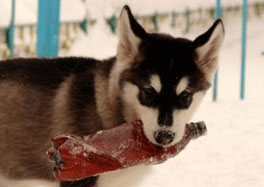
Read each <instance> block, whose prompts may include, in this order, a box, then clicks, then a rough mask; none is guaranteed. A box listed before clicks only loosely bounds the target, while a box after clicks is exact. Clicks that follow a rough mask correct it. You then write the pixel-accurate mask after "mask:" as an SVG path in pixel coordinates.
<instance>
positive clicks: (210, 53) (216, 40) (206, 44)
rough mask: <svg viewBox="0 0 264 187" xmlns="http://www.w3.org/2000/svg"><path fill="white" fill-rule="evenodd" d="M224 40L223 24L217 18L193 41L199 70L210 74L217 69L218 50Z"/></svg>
mask: <svg viewBox="0 0 264 187" xmlns="http://www.w3.org/2000/svg"><path fill="white" fill-rule="evenodd" d="M223 40H224V25H223V22H222V21H221V20H220V19H218V20H216V21H215V22H214V24H213V25H212V26H211V28H210V29H209V30H208V31H206V32H205V33H204V34H202V35H200V36H198V37H197V38H196V39H195V40H194V41H193V47H194V50H195V53H196V64H197V66H198V67H199V68H200V70H201V71H202V72H204V73H206V74H207V75H209V76H211V75H212V74H213V73H214V72H215V71H216V69H217V65H218V60H217V57H218V52H219V50H220V48H221V46H222V43H223Z"/></svg>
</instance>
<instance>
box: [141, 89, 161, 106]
mask: <svg viewBox="0 0 264 187" xmlns="http://www.w3.org/2000/svg"><path fill="white" fill-rule="evenodd" d="M157 96H158V93H157V92H156V90H155V89H154V88H152V87H148V88H142V89H141V90H140V92H139V100H140V102H141V104H143V105H146V106H155V105H156V101H157Z"/></svg>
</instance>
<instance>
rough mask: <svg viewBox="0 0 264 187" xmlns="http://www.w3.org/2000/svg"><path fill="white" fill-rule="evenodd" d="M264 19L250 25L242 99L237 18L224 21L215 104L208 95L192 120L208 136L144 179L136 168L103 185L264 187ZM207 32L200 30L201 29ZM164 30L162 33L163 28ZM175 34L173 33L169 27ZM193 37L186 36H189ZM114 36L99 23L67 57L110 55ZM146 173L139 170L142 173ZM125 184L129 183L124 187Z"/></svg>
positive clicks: (239, 32) (144, 169) (145, 169)
mask: <svg viewBox="0 0 264 187" xmlns="http://www.w3.org/2000/svg"><path fill="white" fill-rule="evenodd" d="M263 28H264V17H262V18H260V19H257V18H254V19H251V20H250V21H249V25H248V40H247V44H248V46H247V54H246V56H247V65H246V97H245V100H244V101H240V100H239V87H240V85H239V80H240V61H241V60H240V59H241V57H240V56H241V54H240V51H241V44H240V40H241V19H240V18H234V19H231V20H229V21H228V22H227V23H226V39H225V43H224V46H223V50H222V52H221V55H220V67H219V93H218V101H217V102H215V103H214V102H212V101H211V98H212V93H211V91H209V93H208V94H207V98H206V99H205V101H204V102H203V103H202V105H201V106H200V109H199V111H198V112H197V113H196V115H195V116H194V118H193V120H194V121H196V120H205V121H206V122H207V125H208V135H207V136H206V137H202V138H200V139H199V140H197V141H193V142H191V143H190V145H188V147H187V148H186V150H184V151H183V152H182V153H181V154H180V155H178V156H177V157H175V158H173V159H171V160H169V161H168V162H166V163H164V164H161V165H157V166H154V167H152V169H151V170H150V172H149V174H148V175H147V177H146V178H140V177H139V176H140V174H138V173H135V172H137V170H135V171H134V170H133V169H131V170H129V171H128V173H130V174H129V175H123V174H122V173H120V175H119V177H118V179H117V178H115V179H114V178H112V179H111V181H105V183H106V184H107V187H112V186H113V187H114V186H119V187H123V186H124V187H125V186H129V187H157V186H166V187H175V186H184V187H194V186H199V187H212V186H214V187H217V186H219V187H220V186H221V187H233V186H235V185H237V186H239V187H248V186H252V187H263V185H264V177H263V176H264V159H263V158H264V149H263V144H264V138H263V137H264V116H263V114H264V101H263V99H262V97H263V95H264V84H263V82H264V56H261V51H263V50H264V45H263V43H264V32H263ZM205 29H206V28H204V30H205ZM163 30H164V29H163ZM165 31H167V32H168V33H170V34H172V35H175V33H177V31H175V30H171V29H168V30H166V29H165ZM196 34H197V33H192V34H189V37H190V38H193V37H194V36H195V35H196ZM116 45H117V38H116V37H115V36H113V35H112V34H111V33H110V31H109V29H108V28H106V27H105V25H104V24H103V23H100V24H99V25H97V27H96V28H93V29H91V30H90V31H89V35H88V37H80V40H79V41H77V42H76V43H75V45H74V46H73V48H72V50H71V52H70V53H69V55H83V56H94V57H99V58H102V57H108V56H111V55H113V54H114V53H115V50H116ZM145 171H149V169H147V168H142V173H143V172H145ZM128 184H129V185H128Z"/></svg>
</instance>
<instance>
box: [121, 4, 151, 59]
mask: <svg viewBox="0 0 264 187" xmlns="http://www.w3.org/2000/svg"><path fill="white" fill-rule="evenodd" d="M117 31H118V36H119V44H118V50H119V51H118V54H122V56H124V57H128V58H130V57H134V56H136V55H137V53H138V46H139V44H140V42H141V41H142V40H144V39H145V38H146V37H147V32H146V31H145V30H144V29H143V28H142V27H141V25H140V24H139V23H138V22H137V21H136V19H135V18H134V16H133V15H132V13H131V10H130V8H129V7H128V6H127V5H126V6H124V7H123V9H122V12H121V14H120V17H119V20H118V25H117Z"/></svg>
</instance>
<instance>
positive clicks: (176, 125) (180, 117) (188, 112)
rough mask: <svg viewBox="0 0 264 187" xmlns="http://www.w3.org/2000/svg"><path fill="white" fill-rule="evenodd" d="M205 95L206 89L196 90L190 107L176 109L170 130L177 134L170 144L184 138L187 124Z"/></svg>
mask: <svg viewBox="0 0 264 187" xmlns="http://www.w3.org/2000/svg"><path fill="white" fill-rule="evenodd" d="M204 95H205V91H200V92H196V93H195V94H194V95H193V101H192V103H191V105H190V106H189V107H188V109H184V110H174V112H173V125H172V127H171V128H170V130H171V131H172V132H174V133H175V135H176V136H175V139H174V140H173V142H172V143H171V144H170V145H172V144H175V143H177V142H178V141H180V140H181V139H182V137H183V134H184V129H185V124H186V123H188V122H189V121H190V120H191V117H192V116H193V114H194V112H195V111H196V110H197V108H198V106H199V104H200V103H201V101H202V99H203V97H204Z"/></svg>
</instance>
